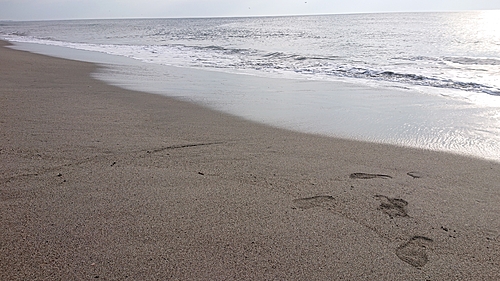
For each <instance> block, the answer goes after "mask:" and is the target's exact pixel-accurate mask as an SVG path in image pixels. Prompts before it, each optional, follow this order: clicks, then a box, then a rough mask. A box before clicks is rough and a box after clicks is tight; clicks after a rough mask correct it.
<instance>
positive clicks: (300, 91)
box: [0, 11, 500, 160]
mask: <svg viewBox="0 0 500 281" xmlns="http://www.w3.org/2000/svg"><path fill="white" fill-rule="evenodd" d="M499 19H500V11H477V12H459V13H400V14H353V15H322V16H295V17H257V18H213V19H127V20H125V19H124V20H75V21H43V22H0V38H4V39H6V40H9V41H11V42H21V43H37V44H42V45H50V46H59V47H65V48H72V49H79V50H86V51H96V52H101V53H106V54H111V55H118V56H124V57H128V58H132V59H135V60H136V61H140V62H142V63H144V64H142V66H141V67H135V68H134V69H132V68H133V67H129V68H128V70H127V68H126V67H123V68H121V70H118V69H114V70H113V71H111V70H110V71H108V74H107V75H108V80H113V79H115V80H116V81H118V80H120V78H119V76H120V75H122V76H123V75H125V76H127V75H126V74H127V71H128V76H127V77H128V78H123V77H124V76H123V77H122V78H121V79H122V80H123V81H124V80H127V79H130V75H131V73H132V71H133V72H134V73H136V74H137V71H138V69H141V71H142V72H141V74H140V75H136V76H140V77H142V78H141V79H142V82H140V81H139V82H137V83H136V84H137V85H138V86H137V85H136V88H138V89H141V86H140V84H145V82H144V81H147V80H150V81H154V88H155V90H151V91H152V92H160V93H161V92H162V89H161V88H162V87H165V89H163V90H164V91H165V92H168V90H169V89H170V90H171V89H173V88H175V89H177V91H178V92H182V91H183V90H182V89H184V91H187V90H189V91H191V92H194V91H196V93H195V94H193V97H192V99H193V100H197V101H201V102H204V103H207V104H209V105H211V106H213V107H215V108H217V109H221V110H225V111H228V112H230V113H233V114H239V115H242V116H243V117H245V118H249V119H254V120H257V121H261V122H266V123H271V124H274V125H278V126H284V127H289V128H292V129H298V130H301V131H308V132H313V133H321V134H327V135H336V136H344V137H354V138H359V139H366V140H372V141H382V142H389V143H395V144H402V145H410V146H418V147H424V148H431V149H439V150H449V151H454V152H461V153H467V154H471V155H475V156H480V157H486V158H489V159H495V160H498V159H500V152H499V151H500V148H498V147H500V142H499V141H500V20H499ZM148 65H149V67H148ZM172 66H174V67H181V68H182V69H191V70H192V71H193V72H191V73H190V74H186V75H180V74H179V73H180V72H177V74H172V73H173V72H172V71H173V70H172V68H171V67H172ZM162 67H165V68H162ZM169 67H170V68H169ZM201 70H211V71H215V72H218V73H219V74H220V75H219V76H217V75H215V74H210V75H208V76H207V74H199V75H200V76H196V75H198V74H196V73H201V72H200V71H201ZM179 71H181V70H179ZM182 71H184V70H182ZM182 71H181V72H182ZM148 73H149V74H148ZM159 73H161V75H160V74H159ZM166 73H169V75H170V76H175V75H177V77H174V78H175V79H174V80H176V81H171V82H168V81H165V80H168V79H167V78H166V77H167V76H168V75H167V74H166ZM205 73H206V72H205ZM195 74H196V75H195ZM241 74H245V75H241ZM113 75H114V76H113ZM148 75H150V76H151V77H150V78H144V77H147V76H148ZM158 75H160V76H158ZM193 75H195V76H193ZM231 75H232V76H231ZM102 76H103V77H104V76H106V73H102ZM111 76H113V77H114V78H110V77H111ZM186 76H191V77H198V79H193V78H190V79H192V81H187V82H189V84H190V85H193V86H190V87H188V86H184V87H183V86H182V85H186V81H184V83H183V84H182V85H177V84H175V83H180V82H179V81H180V80H182V77H186ZM250 76H251V77H250ZM245 77H246V78H245ZM171 78H172V77H171ZM104 79H105V78H104ZM138 79H139V78H138ZM217 79H222V80H224V81H229V82H228V83H226V85H225V86H220V85H221V83H214V81H216V80H217ZM245 79H246V80H245ZM259 79H260V80H259ZM269 79H271V80H269ZM272 79H274V80H272ZM286 81H288V82H286ZM160 82H163V84H162V83H160ZM306 82H307V83H306ZM196 83H199V85H198V86H196ZM335 83H349V84H351V85H354V86H353V87H347V86H345V87H344V86H342V87H340V86H338V84H335ZM131 84H133V83H131ZM150 84H151V83H150ZM208 84H210V85H211V89H212V90H211V91H207V90H206V89H205V88H206V85H208ZM215 84H217V85H215ZM151 85H152V84H151ZM204 85H205V86H204ZM256 85H257V86H256ZM144 87H146V88H147V86H144ZM151 87H153V86H150V88H151ZM359 87H361V88H362V89H363V90H361V88H359ZM366 88H369V89H372V91H371V92H370V91H366ZM335 89H337V90H335ZM339 89H340V90H339ZM143 90H147V89H143ZM284 91H286V92H287V93H290V94H289V95H288V96H286V95H284V94H283V92H284ZM368 92H370V93H369V94H367V93H368ZM372 92H373V93H372ZM221 93H222V94H224V95H226V97H221ZM252 93H253V94H252ZM361 93H363V94H361ZM376 93H378V94H376ZM181 94H183V95H187V93H181ZM278 95H279V96H280V98H276V97H277V96H278ZM242 96H244V98H241V97H242ZM248 96H251V97H248ZM245 97H246V98H245ZM266 99H267V101H265V102H264V100H266ZM238 100H239V101H238ZM238 103H239V104H238ZM284 104H286V105H284ZM360 105H362V106H360ZM298 106H302V108H301V109H298ZM252 107H258V108H263V107H265V108H268V110H269V111H271V112H272V111H274V113H269V112H265V111H263V110H256V109H252ZM364 107H366V108H369V109H367V110H365V111H364V109H363V108H364ZM287 108H288V109H287ZM325 108H326V109H325ZM373 108H376V109H377V110H375V112H374V111H373ZM286 110H288V111H287V112H286V113H283V116H280V115H279V112H282V111H286ZM318 112H321V114H320V115H318ZM377 112H378V115H377ZM372 115H373V116H372ZM429 116H431V117H429ZM375 117H376V118H375ZM318 124H321V125H318ZM346 124H347V125H346ZM374 126H375V129H374ZM349 128H351V129H349ZM353 128H354V129H353ZM356 128H357V129H356ZM375 132H376V133H375Z"/></svg>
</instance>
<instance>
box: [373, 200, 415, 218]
mask: <svg viewBox="0 0 500 281" xmlns="http://www.w3.org/2000/svg"><path fill="white" fill-rule="evenodd" d="M375 198H377V199H378V200H380V206H379V207H378V209H379V210H382V211H383V212H384V213H386V214H388V215H389V217H390V218H391V219H392V218H394V217H408V211H407V210H406V206H408V202H406V201H405V200H403V199H399V198H391V197H387V196H385V195H375Z"/></svg>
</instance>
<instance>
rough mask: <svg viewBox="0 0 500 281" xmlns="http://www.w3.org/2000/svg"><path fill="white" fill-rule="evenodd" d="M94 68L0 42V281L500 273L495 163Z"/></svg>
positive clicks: (499, 188) (498, 170)
mask: <svg viewBox="0 0 500 281" xmlns="http://www.w3.org/2000/svg"><path fill="white" fill-rule="evenodd" d="M2 45H5V43H2ZM96 67H97V66H96V65H93V64H89V63H83V62H75V61H69V60H63V59H57V58H50V57H45V56H41V55H35V54H30V53H26V52H21V51H15V50H11V49H8V48H5V47H0V130H1V131H0V132H1V133H0V161H1V162H0V163H1V169H0V243H1V244H0V249H1V250H0V280H82V279H87V280H88V279H94V280H96V279H100V280H498V279H499V278H500V237H499V235H500V215H499V214H500V164H499V163H496V162H488V161H483V160H478V159H473V158H467V157H462V156H457V155H452V154H445V153H439V152H431V151H423V150H417V149H409V148H401V147H395V146H389V145H381V144H371V143H363V142H356V141H351V140H342V139H334V138H326V137H321V136H314V135H307V134H300V133H296V132H290V131H286V130H280V129H276V128H271V127H267V126H264V125H260V124H255V123H251V122H248V121H244V120H242V119H239V118H236V117H233V116H228V115H225V114H222V113H219V112H216V111H211V110H208V109H205V108H203V107H200V106H197V105H194V104H190V103H186V102H181V101H178V100H174V99H171V98H167V97H162V96H157V95H151V94H147V93H141V92H133V91H128V90H123V89H120V88H117V87H114V86H109V85H106V84H105V83H103V82H100V81H97V80H94V79H92V78H90V75H89V74H90V73H91V72H92V71H95V70H96Z"/></svg>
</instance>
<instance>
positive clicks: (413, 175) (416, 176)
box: [406, 172, 423, 179]
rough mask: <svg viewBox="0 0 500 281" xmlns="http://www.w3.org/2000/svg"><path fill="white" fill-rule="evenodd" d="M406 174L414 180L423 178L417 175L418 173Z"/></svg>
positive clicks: (420, 174)
mask: <svg viewBox="0 0 500 281" xmlns="http://www.w3.org/2000/svg"><path fill="white" fill-rule="evenodd" d="M406 174H407V175H408V176H410V177H412V178H414V179H419V178H421V177H423V175H422V173H419V172H408V173H406Z"/></svg>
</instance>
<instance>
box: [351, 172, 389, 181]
mask: <svg viewBox="0 0 500 281" xmlns="http://www.w3.org/2000/svg"><path fill="white" fill-rule="evenodd" d="M349 177H350V178H351V179H362V180H369V179H376V178H381V179H392V177H391V176H388V175H382V174H366V173H352V174H351V175H349Z"/></svg>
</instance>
